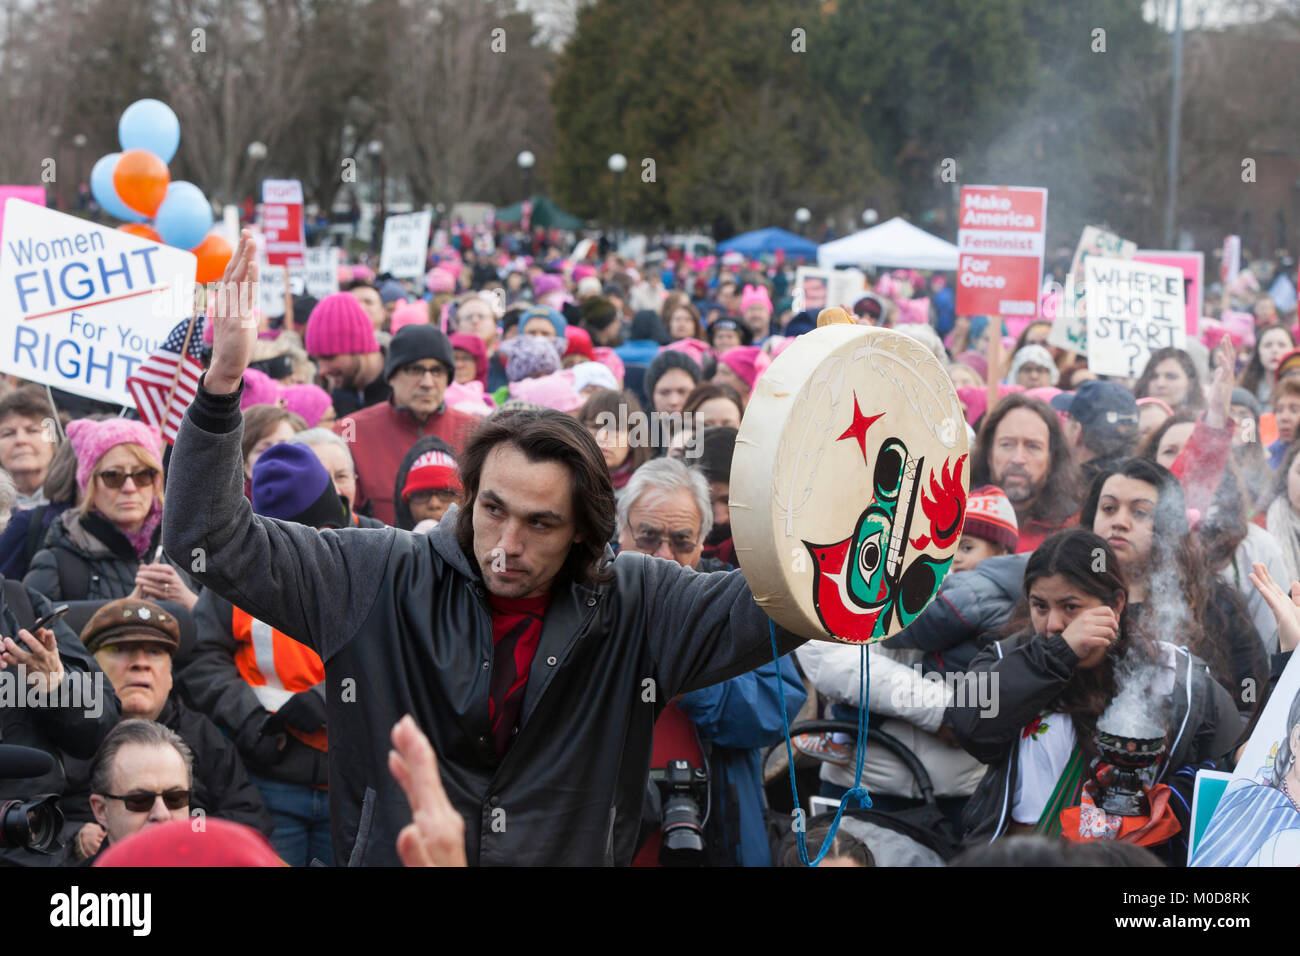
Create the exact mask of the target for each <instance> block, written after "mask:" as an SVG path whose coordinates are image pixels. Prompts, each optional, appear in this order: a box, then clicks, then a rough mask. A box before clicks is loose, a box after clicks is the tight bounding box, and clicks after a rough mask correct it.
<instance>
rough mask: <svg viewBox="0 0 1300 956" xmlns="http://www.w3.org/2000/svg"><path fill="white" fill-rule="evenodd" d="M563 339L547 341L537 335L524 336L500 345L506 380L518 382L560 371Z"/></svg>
mask: <svg viewBox="0 0 1300 956" xmlns="http://www.w3.org/2000/svg"><path fill="white" fill-rule="evenodd" d="M563 348H564V339H548V338H542V337H541V336H538V335H524V336H520V337H519V338H514V339H510V340H509V341H508V342H502V343H501V351H502V352H504V353H505V354H506V379H507V380H508V381H511V382H518V381H520V380H522V379H525V378H530V377H531V376H533V375H536V374H538V373H539V372H540V373H541V374H543V375H550V374H551V373H552V372H558V371H559V370H560V363H561V359H560V352H561V350H563Z"/></svg>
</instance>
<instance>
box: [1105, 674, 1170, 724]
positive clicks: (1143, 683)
mask: <svg viewBox="0 0 1300 956" xmlns="http://www.w3.org/2000/svg"><path fill="white" fill-rule="evenodd" d="M1162 676H1163V673H1162V669H1161V668H1160V667H1159V666H1158V665H1156V664H1150V663H1147V662H1145V661H1142V662H1139V661H1136V660H1134V659H1133V658H1132V657H1126V658H1124V659H1123V660H1121V661H1120V662H1119V665H1118V666H1117V667H1116V668H1115V683H1116V685H1117V686H1118V687H1119V693H1118V694H1116V695H1115V697H1114V699H1113V700H1112V701H1111V702H1110V705H1109V706H1108V707H1107V708H1106V711H1105V713H1103V714H1102V715H1101V718H1100V719H1099V720H1098V721H1097V729H1098V730H1100V731H1101V732H1103V733H1107V734H1114V735H1115V736H1116V737H1132V738H1135V739H1138V740H1150V739H1153V738H1156V737H1163V736H1164V735H1165V720H1164V713H1163V711H1164V708H1163V707H1161V706H1160V702H1161V701H1167V700H1168V693H1167V692H1164V689H1163V688H1162V687H1160V683H1161V678H1162Z"/></svg>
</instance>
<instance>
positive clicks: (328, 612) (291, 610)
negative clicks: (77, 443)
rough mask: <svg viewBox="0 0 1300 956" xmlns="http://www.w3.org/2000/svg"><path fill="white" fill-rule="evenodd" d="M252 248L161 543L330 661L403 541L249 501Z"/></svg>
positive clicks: (222, 323) (239, 261)
mask: <svg viewBox="0 0 1300 956" xmlns="http://www.w3.org/2000/svg"><path fill="white" fill-rule="evenodd" d="M252 249H253V247H252V241H251V236H250V234H249V233H248V231H247V230H245V231H244V234H243V236H242V237H241V239H240V243H239V248H238V250H236V252H235V255H234V256H233V257H232V259H231V262H230V265H229V266H228V267H227V268H226V275H225V277H224V278H223V280H222V284H221V288H220V289H219V290H218V294H217V296H216V300H215V302H216V305H215V308H214V309H213V310H212V311H213V312H214V315H213V317H212V320H211V321H212V323H213V346H212V366H211V368H210V369H209V370H208V372H207V374H206V375H205V376H204V377H203V378H202V379H201V380H200V384H199V390H198V395H197V396H196V397H195V399H194V403H193V404H192V405H191V406H190V408H189V411H187V412H186V413H185V420H184V421H183V422H182V424H181V427H180V431H179V433H178V434H177V436H176V447H175V448H174V449H173V451H172V457H171V464H170V470H169V472H168V475H167V496H166V501H165V504H164V510H163V545H164V548H165V549H166V551H167V554H168V556H169V557H170V558H171V559H172V560H173V561H175V562H176V563H177V564H178V565H179V566H180V567H182V568H184V569H186V570H188V571H190V572H191V573H192V574H193V575H194V577H195V578H196V579H197V580H199V581H201V582H202V583H203V584H204V585H205V586H207V587H210V588H212V589H213V590H214V591H216V593H217V594H219V595H221V596H222V597H224V598H225V599H226V600H228V601H230V602H231V603H233V604H235V605H236V606H237V607H240V608H242V609H243V610H245V611H247V612H248V613H250V614H252V615H254V616H255V617H257V618H258V619H259V620H262V621H265V622H267V623H268V624H270V625H271V626H272V627H275V628H278V629H279V630H281V631H284V632H285V633H286V634H292V635H293V636H294V638H295V639H296V640H300V641H302V642H303V643H304V644H307V645H308V646H309V647H311V648H312V649H313V650H315V651H316V652H317V653H318V654H320V656H321V657H322V658H329V657H330V656H331V655H332V654H333V653H334V652H335V651H337V650H338V649H339V648H340V647H342V646H343V645H344V644H345V643H346V642H347V641H348V640H350V639H351V637H352V636H353V634H355V633H356V631H357V629H358V627H360V625H361V622H362V621H363V620H364V619H365V616H366V614H367V613H368V612H369V610H370V607H371V606H372V605H373V604H374V601H375V599H376V598H377V597H378V594H379V588H380V584H381V582H382V580H383V576H384V568H385V566H386V564H387V558H388V555H389V552H390V551H391V550H392V548H393V546H394V543H395V541H396V540H397V532H396V531H388V532H382V531H379V530H371V531H364V532H363V531H356V530H347V531H343V532H336V531H323V532H322V531H316V530H315V529H313V528H307V527H304V526H302V525H298V524H292V523H290V522H284V521H276V520H274V519H271V518H263V517H259V516H257V515H254V514H253V509H252V507H251V506H250V505H249V503H248V500H247V499H246V498H245V497H244V493H243V490H244V470H243V456H242V454H241V452H240V440H241V438H242V435H243V416H242V415H241V414H240V411H239V393H240V391H241V390H242V388H243V373H244V369H245V368H246V367H247V364H248V360H249V357H250V356H251V354H252V342H253V341H255V340H256V337H257V324H256V321H255V319H254V318H253V316H252V314H251V310H252V305H251V303H252V302H255V301H256V299H257V297H256V295H255V294H253V293H252V292H250V291H249V284H250V283H255V282H256V281H257V265H256V263H255V262H254V261H253V259H252V256H253V251H252ZM241 300H242V302H241ZM237 306H243V308H242V309H241V308H236V307H237Z"/></svg>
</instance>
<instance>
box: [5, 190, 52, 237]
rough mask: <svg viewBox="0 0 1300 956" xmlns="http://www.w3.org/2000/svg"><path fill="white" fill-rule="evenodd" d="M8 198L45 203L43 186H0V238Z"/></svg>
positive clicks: (41, 204) (38, 204)
mask: <svg viewBox="0 0 1300 956" xmlns="http://www.w3.org/2000/svg"><path fill="white" fill-rule="evenodd" d="M9 199H21V200H23V201H24V202H29V203H34V204H35V205H37V206H44V205H45V187H44V186H0V239H3V238H4V229H5V202H6V200H9Z"/></svg>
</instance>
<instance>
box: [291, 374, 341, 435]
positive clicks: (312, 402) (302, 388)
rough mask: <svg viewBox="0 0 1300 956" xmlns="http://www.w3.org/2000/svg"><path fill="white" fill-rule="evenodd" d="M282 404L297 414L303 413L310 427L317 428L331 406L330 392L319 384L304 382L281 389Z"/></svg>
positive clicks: (304, 419) (303, 417)
mask: <svg viewBox="0 0 1300 956" xmlns="http://www.w3.org/2000/svg"><path fill="white" fill-rule="evenodd" d="M279 398H280V404H281V405H283V406H284V407H285V408H287V409H288V410H289V411H291V412H294V413H295V414H298V415H301V416H302V419H303V421H305V422H306V423H307V427H308V428H315V427H316V426H317V425H318V424H319V423H320V420H321V416H322V415H324V414H325V409H327V408H329V407H330V402H331V401H332V400H331V399H330V393H329V392H327V391H325V389H323V388H321V387H320V386H319V385H311V384H308V383H305V382H304V383H302V384H300V385H290V386H289V387H288V388H282V389H280V396H279Z"/></svg>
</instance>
